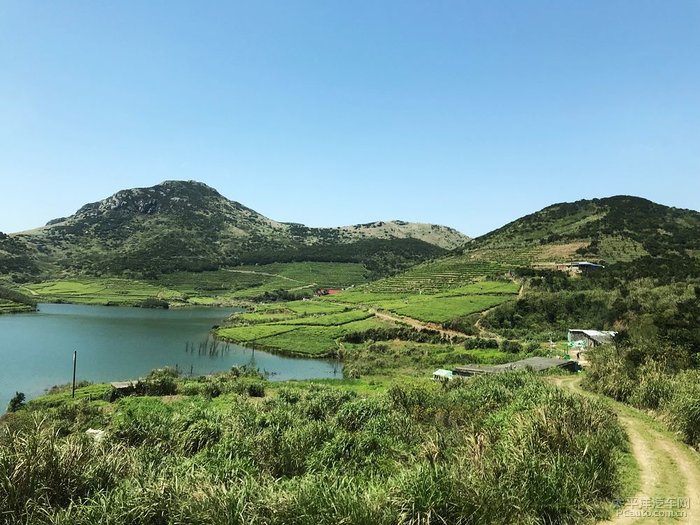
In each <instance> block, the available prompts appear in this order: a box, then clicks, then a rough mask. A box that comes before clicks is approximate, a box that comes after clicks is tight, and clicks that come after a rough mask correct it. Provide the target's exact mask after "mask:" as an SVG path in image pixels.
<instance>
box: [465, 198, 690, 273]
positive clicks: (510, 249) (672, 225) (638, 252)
mask: <svg viewBox="0 0 700 525" xmlns="http://www.w3.org/2000/svg"><path fill="white" fill-rule="evenodd" d="M499 252H503V254H504V255H506V254H508V253H510V254H511V257H512V256H513V255H515V256H516V259H517V260H518V261H524V262H531V263H533V262H534V263H561V262H567V261H569V260H571V259H590V260H594V261H599V262H602V263H604V264H614V263H618V262H629V261H633V260H636V259H639V258H641V257H645V256H650V257H668V256H672V255H677V256H689V257H696V256H697V255H698V254H700V213H698V212H696V211H692V210H684V209H678V208H671V207H668V206H663V205H661V204H656V203H654V202H651V201H649V200H646V199H642V198H639V197H631V196H626V195H620V196H615V197H608V198H604V199H592V200H580V201H577V202H573V203H560V204H554V205H552V206H548V207H547V208H544V209H542V210H540V211H538V212H536V213H532V214H530V215H526V216H525V217H522V218H520V219H518V220H516V221H513V222H511V223H509V224H506V225H505V226H503V227H501V228H499V229H497V230H494V231H492V232H490V233H488V234H486V235H484V236H482V237H479V238H477V239H475V240H474V241H473V242H471V243H470V244H469V245H468V246H467V247H466V248H465V249H464V252H463V253H464V254H465V255H467V256H473V257H486V258H489V257H490V258H494V257H496V258H499V257H498V255H499ZM506 259H507V257H506Z"/></svg>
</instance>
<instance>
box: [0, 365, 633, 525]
mask: <svg viewBox="0 0 700 525" xmlns="http://www.w3.org/2000/svg"><path fill="white" fill-rule="evenodd" d="M160 379H161V381H160V382H158V381H155V382H154V386H153V388H160V387H167V388H170V386H172V385H174V387H175V390H174V391H169V393H175V394H177V395H176V396H175V397H173V396H170V397H165V398H161V397H152V396H151V397H149V396H146V397H132V398H124V399H121V400H118V401H116V402H114V403H106V402H105V401H87V400H81V401H77V402H71V401H68V400H66V401H65V402H56V400H54V402H53V403H52V404H46V403H43V404H42V402H41V400H38V401H37V402H35V403H33V404H32V405H31V406H30V407H29V408H25V409H23V410H20V411H19V412H17V413H15V414H12V415H11V417H6V418H5V421H4V428H3V429H2V431H1V432H0V444H1V446H0V479H4V480H6V482H3V483H0V509H2V511H3V512H2V513H0V523H8V524H9V523H13V524H14V523H35V524H59V523H71V524H73V525H81V524H88V523H89V524H95V523H110V524H114V525H120V524H130V525H131V524H156V523H197V524H200V523H201V524H210V525H215V524H224V523H226V524H235V523H246V524H248V523H259V524H270V525H272V524H285V525H288V524H294V523H299V524H307V523H309V524H311V523H314V524H325V523H328V524H337V523H348V524H354V523H357V524H360V523H375V524H379V525H381V524H387V525H388V524H401V523H405V524H409V523H412V524H417V523H428V522H431V523H432V522H435V523H454V524H459V523H501V524H507V523H512V524H523V523H555V522H556V523H581V522H584V521H587V520H590V519H592V518H596V517H601V516H604V515H605V514H606V513H607V512H608V510H609V508H610V502H611V501H612V500H613V499H614V498H615V497H616V496H618V495H619V494H620V490H621V489H620V482H621V478H620V472H621V465H622V461H623V459H622V458H623V457H624V451H625V449H626V446H627V445H626V441H625V438H624V434H623V433H622V431H621V429H620V427H619V426H618V424H617V422H616V419H615V417H614V415H613V414H612V413H611V412H610V410H609V409H608V408H607V407H606V406H605V405H603V404H599V403H597V402H595V401H591V400H588V399H585V398H583V397H580V396H577V395H575V394H569V393H566V392H563V391H562V390H560V389H557V388H555V387H551V386H548V385H546V384H545V383H544V382H543V381H542V380H540V379H539V378H537V377H535V376H532V375H530V374H526V373H519V374H505V375H501V376H497V377H496V376H494V377H483V378H477V379H475V380H471V381H467V382H454V383H451V384H450V387H449V388H445V387H442V386H440V385H438V384H435V383H431V382H422V381H411V380H406V381H402V384H400V385H398V384H394V385H385V386H382V387H379V388H378V389H369V388H368V389H367V390H366V391H364V392H363V393H362V394H358V388H353V387H352V386H350V385H348V384H347V383H348V382H347V381H343V382H338V383H335V384H333V386H331V385H330V384H328V383H329V382H324V383H325V384H319V383H313V382H291V383H279V384H276V385H274V387H273V386H272V385H271V384H266V383H264V382H261V381H260V380H259V379H256V378H254V377H246V376H245V375H240V374H236V375H231V374H229V375H225V376H220V377H218V378H209V379H206V378H202V379H201V380H199V381H196V380H179V379H173V383H172V385H170V386H168V385H169V384H168V383H167V382H163V381H162V379H163V378H162V377H161V378H160ZM359 383H361V382H354V384H355V386H357V385H358V384H359ZM253 384H261V385H262V389H261V388H251V385H253ZM261 396H262V397H261ZM88 427H92V428H99V429H102V430H104V431H105V434H104V437H103V438H102V440H101V441H94V440H92V439H89V438H87V437H85V434H84V432H85V430H87V428H88ZM30 459H31V460H30Z"/></svg>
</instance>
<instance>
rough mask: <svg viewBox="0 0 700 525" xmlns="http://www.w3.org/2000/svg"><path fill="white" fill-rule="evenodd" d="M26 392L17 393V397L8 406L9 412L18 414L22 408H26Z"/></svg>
mask: <svg viewBox="0 0 700 525" xmlns="http://www.w3.org/2000/svg"><path fill="white" fill-rule="evenodd" d="M24 400H25V396H24V392H15V395H14V397H13V398H12V399H10V402H9V403H8V404H7V411H8V412H17V411H18V410H19V409H20V408H23V407H24V404H25V403H24Z"/></svg>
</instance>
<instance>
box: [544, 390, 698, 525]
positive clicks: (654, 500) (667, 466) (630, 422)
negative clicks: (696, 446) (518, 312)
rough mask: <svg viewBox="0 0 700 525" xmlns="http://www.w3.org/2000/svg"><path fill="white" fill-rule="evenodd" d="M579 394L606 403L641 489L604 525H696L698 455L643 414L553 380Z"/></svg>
mask: <svg viewBox="0 0 700 525" xmlns="http://www.w3.org/2000/svg"><path fill="white" fill-rule="evenodd" d="M551 379H552V381H553V382H554V383H555V384H556V385H558V386H560V387H562V388H568V389H570V390H573V391H575V392H577V393H579V394H583V395H586V396H590V397H597V398H600V399H604V400H605V402H606V403H607V404H608V405H610V406H611V407H612V409H613V410H614V411H615V412H616V413H617V415H618V417H619V419H620V423H621V424H622V426H623V427H624V429H625V431H626V432H627V435H628V437H629V440H630V443H631V448H632V453H633V454H634V457H635V459H636V461H637V464H638V467H639V473H640V488H639V491H638V492H637V494H635V495H634V496H633V497H632V498H629V499H628V500H627V501H626V502H624V505H623V506H622V507H621V508H619V509H618V511H617V513H616V515H615V516H613V518H612V519H611V520H609V521H606V522H604V523H605V525H631V524H634V525H642V524H643V525H647V524H669V523H673V524H689V525H700V454H698V453H697V452H695V451H694V450H692V449H691V448H690V447H688V446H686V445H684V444H683V443H681V442H680V441H678V440H677V439H676V438H675V437H674V436H673V435H672V434H671V433H670V432H668V431H666V430H664V429H663V428H661V425H660V424H659V423H658V422H657V421H654V420H652V419H650V418H649V417H648V416H646V415H645V414H644V413H642V412H640V411H639V410H636V409H634V408H631V407H628V406H626V405H623V404H622V403H617V402H615V401H612V400H609V399H606V398H602V397H601V396H596V395H595V394H592V393H590V392H586V391H584V390H582V389H581V387H580V385H579V383H580V381H581V378H580V377H552V378H551Z"/></svg>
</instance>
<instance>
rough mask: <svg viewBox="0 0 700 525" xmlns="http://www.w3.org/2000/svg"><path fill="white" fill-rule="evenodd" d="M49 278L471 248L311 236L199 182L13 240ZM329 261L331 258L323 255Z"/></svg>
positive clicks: (395, 231)
mask: <svg viewBox="0 0 700 525" xmlns="http://www.w3.org/2000/svg"><path fill="white" fill-rule="evenodd" d="M11 237H12V238H13V239H16V240H17V242H19V243H25V244H27V245H28V246H29V250H30V251H33V256H34V258H35V259H36V260H37V262H38V266H42V267H44V268H45V269H47V270H48V271H49V272H50V273H51V272H52V273H56V272H61V271H69V272H81V271H85V272H89V273H101V272H102V273H104V272H106V273H111V274H118V273H122V272H124V271H137V272H147V273H154V272H156V273H157V272H163V271H166V272H167V271H176V270H194V271H199V270H204V269H214V268H218V267H223V266H232V265H237V264H243V263H266V262H271V261H277V260H290V261H291V260H326V259H330V260H332V261H336V260H337V261H352V262H364V261H365V260H366V259H368V258H375V259H376V258H377V257H380V258H381V257H383V258H384V259H387V260H388V259H395V258H398V259H400V261H398V262H397V261H394V262H393V263H392V264H396V265H399V266H400V265H401V264H404V263H406V262H407V261H412V260H425V259H427V258H430V257H433V256H436V255H440V254H442V253H446V252H447V251H449V250H452V249H454V248H456V247H459V246H461V245H463V244H465V243H466V242H468V241H469V237H467V236H465V235H463V234H461V233H460V232H458V231H456V230H454V229H453V228H448V227H445V226H439V225H432V224H420V223H408V222H405V221H376V222H372V223H365V224H356V225H351V226H343V227H336V228H312V227H307V226H304V225H302V224H298V223H285V222H280V221H276V220H273V219H270V218H268V217H265V216H264V215H262V214H260V213H258V212H256V211H255V210H253V209H251V208H248V207H246V206H244V205H243V204H241V203H239V202H237V201H233V200H230V199H228V198H226V197H224V196H223V195H221V194H220V193H219V192H218V191H217V190H216V189H214V188H212V187H210V186H208V185H206V184H204V183H201V182H197V181H176V180H169V181H165V182H163V183H161V184H157V185H155V186H151V187H144V188H132V189H125V190H120V191H118V192H116V193H114V194H113V195H111V196H109V197H107V198H105V199H102V200H99V201H96V202H92V203H88V204H85V205H84V206H82V207H80V208H79V209H78V210H77V211H76V212H75V213H74V214H73V215H71V216H69V217H61V218H58V219H54V220H51V221H49V222H48V223H47V224H46V225H44V226H41V227H39V228H36V229H33V230H28V231H25V232H19V233H17V234H12V236H11ZM324 249H325V251H326V252H327V253H326V254H324V253H322V252H323V251H324Z"/></svg>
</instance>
